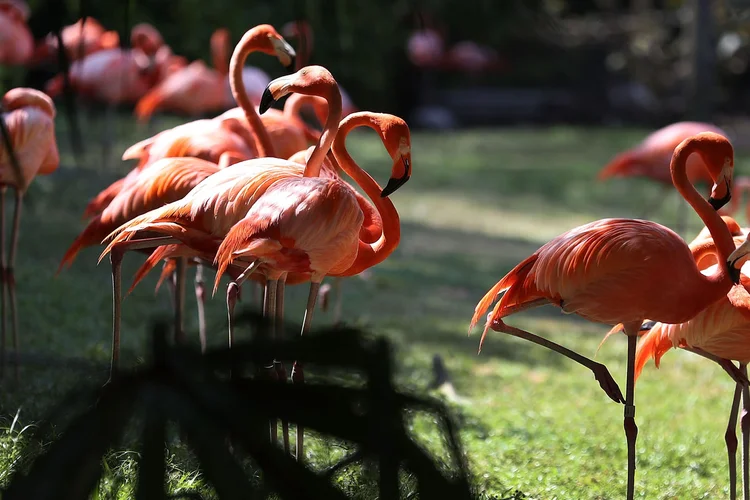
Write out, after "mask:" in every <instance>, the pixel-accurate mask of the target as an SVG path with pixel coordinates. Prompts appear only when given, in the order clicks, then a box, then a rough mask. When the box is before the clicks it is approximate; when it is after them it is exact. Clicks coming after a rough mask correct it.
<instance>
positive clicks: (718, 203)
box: [708, 192, 732, 210]
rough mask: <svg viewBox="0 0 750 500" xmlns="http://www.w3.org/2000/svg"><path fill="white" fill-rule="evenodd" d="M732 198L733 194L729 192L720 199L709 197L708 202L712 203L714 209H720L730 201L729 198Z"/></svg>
mask: <svg viewBox="0 0 750 500" xmlns="http://www.w3.org/2000/svg"><path fill="white" fill-rule="evenodd" d="M731 198H732V194H731V193H729V192H727V195H726V196H725V197H723V198H721V199H719V200H717V199H716V198H714V197H713V196H710V197H709V198H708V202H709V203H710V204H711V206H712V207H713V209H714V210H719V209H720V208H721V207H723V206H724V205H726V204H727V203H729V200H730V199H731Z"/></svg>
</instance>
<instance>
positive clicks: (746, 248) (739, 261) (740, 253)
mask: <svg viewBox="0 0 750 500" xmlns="http://www.w3.org/2000/svg"><path fill="white" fill-rule="evenodd" d="M748 259H750V234H749V235H748V236H747V237H746V239H745V241H744V242H743V243H742V244H741V245H740V246H738V247H737V248H736V249H735V250H734V252H732V253H730V254H729V257H727V268H728V270H729V277H730V278H732V282H733V283H734V284H735V285H736V284H738V283H739V282H740V271H741V270H742V266H743V265H744V264H745V262H747V261H748Z"/></svg>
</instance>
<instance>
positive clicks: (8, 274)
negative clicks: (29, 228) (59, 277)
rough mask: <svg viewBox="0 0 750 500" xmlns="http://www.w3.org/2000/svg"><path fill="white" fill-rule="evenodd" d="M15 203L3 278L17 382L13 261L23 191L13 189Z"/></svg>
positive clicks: (17, 359) (16, 313) (16, 335)
mask: <svg viewBox="0 0 750 500" xmlns="http://www.w3.org/2000/svg"><path fill="white" fill-rule="evenodd" d="M15 192H16V193H15V194H16V204H15V208H14V209H13V227H12V228H11V230H10V251H9V252H8V264H7V267H6V268H5V280H6V283H7V286H8V299H9V302H10V327H11V333H12V334H13V353H14V365H15V366H14V370H15V377H16V382H18V379H19V374H18V366H19V347H18V307H17V306H16V277H15V269H14V268H15V263H16V250H17V249H18V229H19V226H20V223H21V206H22V202H23V193H22V192H21V191H19V190H18V189H16V190H15Z"/></svg>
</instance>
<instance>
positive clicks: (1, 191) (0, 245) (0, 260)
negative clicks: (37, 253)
mask: <svg viewBox="0 0 750 500" xmlns="http://www.w3.org/2000/svg"><path fill="white" fill-rule="evenodd" d="M6 191H7V188H6V187H5V186H2V187H0V284H1V285H2V291H0V295H1V296H2V297H1V298H0V307H1V308H2V309H1V310H0V314H2V318H0V378H4V377H5V345H6V344H5V342H6V335H5V333H6V327H7V321H6V319H7V307H6V306H7V302H8V298H7V295H6V291H7V287H6V285H5V263H6V258H5V192H6Z"/></svg>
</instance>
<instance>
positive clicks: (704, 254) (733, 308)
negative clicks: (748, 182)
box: [635, 222, 750, 499]
mask: <svg viewBox="0 0 750 500" xmlns="http://www.w3.org/2000/svg"><path fill="white" fill-rule="evenodd" d="M735 225H736V222H735ZM728 226H729V224H728ZM738 229H739V227H738ZM735 233H736V235H735V236H734V242H735V244H738V245H739V247H738V248H737V249H736V250H735V251H734V252H732V253H731V254H730V255H729V257H728V263H729V265H730V266H731V267H732V268H733V269H735V270H737V269H739V270H740V271H741V275H740V286H735V287H733V288H732V289H731V290H730V292H729V293H728V294H727V295H726V296H724V297H722V298H721V299H719V300H718V301H716V302H714V303H713V304H711V305H710V306H708V307H707V308H706V309H704V310H703V311H701V312H700V313H698V314H697V315H696V316H695V317H693V318H692V319H690V320H689V321H686V322H684V323H678V324H667V323H661V322H653V321H651V322H646V323H644V324H643V327H642V329H643V330H645V331H644V335H643V336H642V338H641V340H640V342H639V343H638V347H637V349H636V356H635V379H636V380H637V379H638V377H639V376H640V374H641V371H642V370H643V367H644V366H645V365H646V363H647V362H648V360H649V359H654V362H655V364H656V367H657V368H658V367H659V365H660V361H661V358H662V356H663V355H664V354H665V353H666V352H667V351H668V350H669V349H672V348H677V347H679V348H682V349H685V350H689V351H691V352H696V353H697V354H700V355H702V356H704V357H707V358H708V359H711V360H714V361H717V362H719V364H720V365H721V366H722V368H724V369H725V370H727V372H728V373H729V374H730V375H731V376H732V378H733V379H734V380H735V381H736V387H735V392H734V397H733V399H732V409H731V412H730V415H729V423H728V424H727V430H726V433H725V435H724V440H725V442H726V447H727V456H728V462H729V491H730V498H731V499H735V498H737V484H736V483H737V459H736V453H737V436H736V433H735V429H736V427H737V414H738V411H739V405H740V397H741V396H742V399H743V406H744V415H743V416H742V419H741V424H740V428H741V430H742V434H743V453H742V457H743V479H744V481H743V483H744V485H745V496H746V497H747V496H748V494H750V490H748V488H750V481H749V480H748V470H749V464H750V459H748V450H749V449H750V439H749V438H750V434H748V433H749V432H750V415H748V411H750V392H749V391H748V387H747V364H748V363H750V294H749V293H748V292H750V277H748V276H750V268H748V267H747V266H744V265H743V264H746V263H747V258H748V255H750V243H748V240H747V236H748V232H747V231H746V230H741V229H740V230H738V231H735ZM696 240H697V239H696ZM694 243H695V245H692V246H693V248H692V250H693V256H694V258H695V260H696V262H697V263H698V266H699V267H701V268H702V272H703V274H706V275H709V274H711V273H712V272H714V270H715V268H716V267H717V265H718V264H715V263H714V262H715V261H716V258H715V252H716V244H715V243H714V242H713V240H711V239H710V238H704V239H703V240H700V241H696V242H694ZM729 360H735V361H739V363H740V365H739V376H738V375H737V374H736V373H735V372H736V371H737V369H736V368H735V367H734V366H733V365H732V364H731V361H729ZM727 363H729V365H727Z"/></svg>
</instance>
